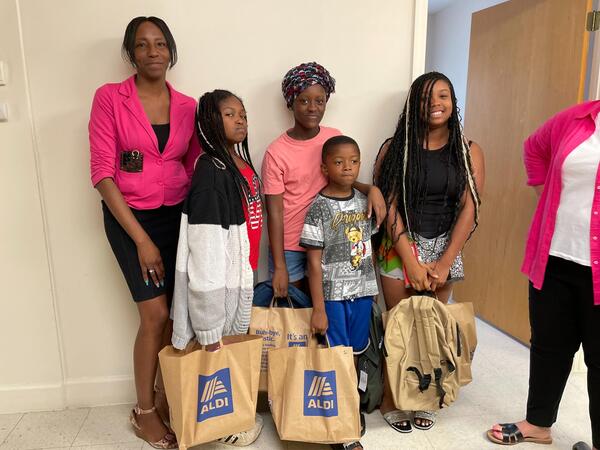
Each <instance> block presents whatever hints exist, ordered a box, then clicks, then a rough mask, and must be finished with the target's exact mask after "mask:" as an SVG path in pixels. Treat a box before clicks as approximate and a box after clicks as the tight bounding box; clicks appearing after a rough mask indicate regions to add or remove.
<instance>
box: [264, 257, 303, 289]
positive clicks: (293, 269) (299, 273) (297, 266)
mask: <svg viewBox="0 0 600 450" xmlns="http://www.w3.org/2000/svg"><path fill="white" fill-rule="evenodd" d="M283 256H284V257H285V265H286V266H287V271H288V277H289V280H290V283H294V282H296V281H300V280H301V279H302V278H304V274H305V272H306V252H301V251H296V250H285V251H284V252H283ZM274 271H275V268H274V267H273V255H271V250H269V275H270V276H271V278H273V272H274Z"/></svg>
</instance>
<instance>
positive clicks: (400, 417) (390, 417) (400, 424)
mask: <svg viewBox="0 0 600 450" xmlns="http://www.w3.org/2000/svg"><path fill="white" fill-rule="evenodd" d="M383 418H384V420H385V421H386V422H387V423H388V425H389V426H390V427H392V428H393V429H394V430H396V431H398V432H400V433H410V432H411V431H412V425H411V424H410V413H409V412H408V411H400V410H399V409H395V410H393V411H388V412H386V413H385V414H384V415H383Z"/></svg>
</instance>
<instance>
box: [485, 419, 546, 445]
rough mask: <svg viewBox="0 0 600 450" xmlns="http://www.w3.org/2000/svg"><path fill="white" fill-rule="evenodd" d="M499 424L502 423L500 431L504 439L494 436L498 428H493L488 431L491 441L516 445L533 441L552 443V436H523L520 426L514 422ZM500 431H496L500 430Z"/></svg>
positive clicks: (536, 442) (534, 442) (535, 442)
mask: <svg viewBox="0 0 600 450" xmlns="http://www.w3.org/2000/svg"><path fill="white" fill-rule="evenodd" d="M498 425H500V426H501V427H502V430H498V431H501V432H502V439H498V438H497V437H496V436H494V432H495V431H496V430H493V429H491V430H488V432H487V437H488V439H489V440H490V441H492V442H493V443H494V444H500V445H516V444H520V443H521V442H531V443H533V444H545V445H550V444H552V438H547V439H540V438H534V437H525V436H523V433H521V430H519V427H517V425H516V424H514V423H500V424H498ZM498 431H496V432H498Z"/></svg>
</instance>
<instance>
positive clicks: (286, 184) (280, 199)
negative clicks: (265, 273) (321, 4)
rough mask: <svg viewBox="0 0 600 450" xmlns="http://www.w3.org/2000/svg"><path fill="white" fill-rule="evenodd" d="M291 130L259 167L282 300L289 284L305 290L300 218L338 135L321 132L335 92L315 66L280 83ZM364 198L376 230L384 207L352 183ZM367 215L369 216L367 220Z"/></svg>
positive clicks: (373, 193) (375, 192)
mask: <svg viewBox="0 0 600 450" xmlns="http://www.w3.org/2000/svg"><path fill="white" fill-rule="evenodd" d="M281 90H282V93H283V97H284V99H285V101H286V104H287V107H288V109H290V110H291V111H292V112H293V114H294V126H293V127H292V128H290V129H289V130H287V131H285V132H284V133H283V134H282V135H281V136H279V137H278V138H277V139H275V140H274V141H273V142H272V143H271V144H270V145H269V147H268V148H267V151H266V153H265V156H264V159H263V164H262V181H263V188H264V193H265V194H266V204H267V211H268V216H267V225H268V230H269V243H270V252H269V272H270V274H271V277H272V282H273V291H274V295H275V296H276V297H286V296H287V290H288V284H289V283H293V284H294V285H295V286H297V287H300V288H304V290H307V288H306V286H307V285H306V283H305V280H304V272H305V267H306V253H305V250H304V249H303V248H302V247H300V246H299V245H298V244H299V242H300V233H301V232H302V227H303V225H304V217H305V216H306V211H307V209H308V207H309V206H310V204H311V203H312V201H313V199H314V198H315V196H316V195H317V194H318V193H319V191H320V190H321V189H322V188H323V187H325V185H326V184H327V180H326V178H325V176H324V175H323V174H322V173H321V168H320V166H321V150H322V147H323V143H324V142H325V141H326V140H327V139H329V138H330V137H333V136H337V135H340V134H342V133H341V132H340V131H339V130H337V129H335V128H329V127H324V126H320V123H321V120H322V119H323V115H324V114H325V108H326V106H327V101H328V100H329V97H330V96H331V94H333V93H334V92H335V79H334V78H333V77H332V76H331V75H330V73H329V72H328V71H327V69H325V68H324V67H323V66H321V65H320V64H317V63H316V62H310V63H304V64H300V65H299V66H296V67H293V68H292V69H290V70H289V71H288V72H287V73H286V74H285V76H284V77H283V81H282V83H281ZM355 187H356V188H357V189H358V190H359V191H361V192H363V193H364V194H365V195H367V196H368V198H369V211H370V212H371V211H372V210H374V211H375V214H376V216H377V222H378V224H379V223H381V222H382V221H383V219H384V217H385V201H384V200H383V197H382V195H381V192H380V191H379V189H378V188H376V187H373V186H370V185H365V184H362V183H358V182H357V183H355ZM370 212H369V214H370Z"/></svg>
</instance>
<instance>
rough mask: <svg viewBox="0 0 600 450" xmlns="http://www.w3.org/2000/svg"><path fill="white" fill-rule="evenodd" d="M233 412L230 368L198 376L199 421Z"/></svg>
mask: <svg viewBox="0 0 600 450" xmlns="http://www.w3.org/2000/svg"><path fill="white" fill-rule="evenodd" d="M232 412H233V398H232V396H231V376H230V374H229V369H227V368H226V369H221V370H218V371H217V372H215V373H213V374H212V375H210V376H208V375H199V376H198V418H197V421H198V422H202V421H204V420H206V419H210V418H211V417H217V416H223V415H225V414H231V413H232Z"/></svg>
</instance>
